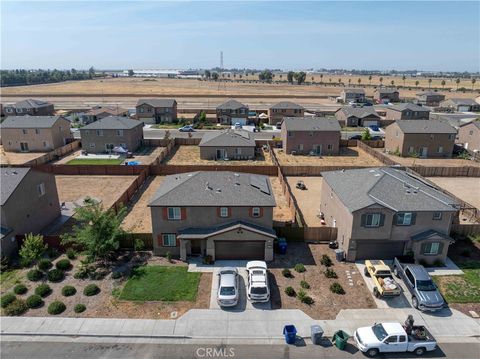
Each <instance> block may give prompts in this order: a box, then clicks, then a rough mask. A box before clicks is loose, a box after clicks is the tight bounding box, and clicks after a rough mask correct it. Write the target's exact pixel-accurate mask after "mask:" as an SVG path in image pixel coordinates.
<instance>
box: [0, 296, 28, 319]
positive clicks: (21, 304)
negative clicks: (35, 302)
mask: <svg viewBox="0 0 480 359" xmlns="http://www.w3.org/2000/svg"><path fill="white" fill-rule="evenodd" d="M27 310H28V307H27V304H26V303H25V301H24V300H23V299H15V300H14V301H13V302H12V303H10V304H9V305H7V307H6V308H5V314H6V315H9V316H15V315H22V314H23V313H25V312H26V311H27Z"/></svg>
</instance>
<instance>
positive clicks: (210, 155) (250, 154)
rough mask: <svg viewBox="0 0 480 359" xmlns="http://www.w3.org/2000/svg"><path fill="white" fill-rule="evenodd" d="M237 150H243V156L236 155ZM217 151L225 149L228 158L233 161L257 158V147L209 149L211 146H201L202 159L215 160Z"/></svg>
mask: <svg viewBox="0 0 480 359" xmlns="http://www.w3.org/2000/svg"><path fill="white" fill-rule="evenodd" d="M237 148H240V149H241V152H242V154H241V155H236V154H235V150H236V149H237ZM217 149H224V150H226V151H227V156H228V158H229V159H231V160H244V159H250V158H252V159H253V158H254V157H255V146H249V147H245V146H242V147H233V146H232V147H228V146H226V147H209V146H200V158H201V159H202V160H215V159H216V155H217Z"/></svg>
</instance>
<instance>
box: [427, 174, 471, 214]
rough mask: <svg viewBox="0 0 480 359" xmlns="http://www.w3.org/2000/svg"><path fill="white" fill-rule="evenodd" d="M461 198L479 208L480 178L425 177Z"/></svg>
mask: <svg viewBox="0 0 480 359" xmlns="http://www.w3.org/2000/svg"><path fill="white" fill-rule="evenodd" d="M427 179H428V180H430V181H432V182H433V183H435V184H436V185H438V186H440V187H442V188H443V189H446V190H447V191H448V192H450V193H452V194H454V195H455V196H457V197H458V198H460V199H461V200H464V201H465V202H468V203H470V204H471V205H473V206H475V207H476V208H478V209H480V178H478V177H427Z"/></svg>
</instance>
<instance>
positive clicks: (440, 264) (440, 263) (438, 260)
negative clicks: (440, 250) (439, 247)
mask: <svg viewBox="0 0 480 359" xmlns="http://www.w3.org/2000/svg"><path fill="white" fill-rule="evenodd" d="M433 266H434V267H445V264H444V263H443V262H442V261H441V260H440V259H437V260H435V262H433Z"/></svg>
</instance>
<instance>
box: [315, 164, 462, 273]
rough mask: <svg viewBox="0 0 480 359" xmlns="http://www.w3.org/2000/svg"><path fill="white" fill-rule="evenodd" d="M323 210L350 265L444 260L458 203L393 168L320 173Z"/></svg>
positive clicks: (321, 208) (321, 206)
mask: <svg viewBox="0 0 480 359" xmlns="http://www.w3.org/2000/svg"><path fill="white" fill-rule="evenodd" d="M322 176H323V184H322V192H321V204H320V210H321V211H322V212H323V213H324V215H325V220H326V221H327V224H328V225H330V226H333V227H337V228H338V232H337V233H338V234H337V241H338V243H339V246H340V248H341V249H343V250H344V251H345V257H346V259H347V260H349V261H355V260H359V259H393V258H394V257H395V256H399V255H404V254H407V253H411V252H413V255H414V257H415V259H416V260H417V261H418V260H425V261H427V262H429V263H433V262H435V261H436V260H440V261H443V262H444V261H445V258H446V256H447V252H448V246H449V244H450V243H451V242H452V241H453V240H452V239H451V238H450V237H449V233H450V226H451V224H452V222H453V219H454V216H455V214H456V212H457V207H456V206H457V203H456V202H455V200H454V199H453V198H451V197H450V196H447V195H446V194H444V193H443V192H441V191H439V190H438V189H437V188H435V187H433V186H430V185H429V184H427V183H426V182H424V181H422V180H421V179H420V178H416V177H414V176H412V175H410V174H408V173H407V172H405V171H403V170H400V169H395V168H391V167H382V168H364V169H354V170H342V171H332V172H322Z"/></svg>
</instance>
